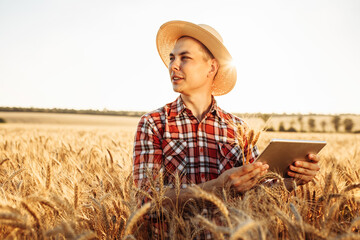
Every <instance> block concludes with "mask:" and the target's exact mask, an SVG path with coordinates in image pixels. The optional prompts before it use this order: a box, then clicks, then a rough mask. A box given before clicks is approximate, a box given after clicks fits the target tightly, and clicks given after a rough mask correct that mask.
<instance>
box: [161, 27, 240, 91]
mask: <svg viewBox="0 0 360 240" xmlns="http://www.w3.org/2000/svg"><path fill="white" fill-rule="evenodd" d="M182 36H188V37H192V38H195V39H196V40H198V41H200V42H201V43H202V44H204V45H205V46H206V47H207V48H208V49H209V51H210V52H211V53H212V54H213V56H214V57H215V58H216V59H217V60H218V62H219V65H220V67H219V70H218V73H217V74H216V76H215V79H214V84H213V91H212V94H213V95H214V96H220V95H224V94H226V93H228V92H230V91H231V89H233V88H234V86H235V82H236V68H235V66H233V65H232V64H231V62H232V57H231V55H230V53H229V52H228V50H227V49H226V48H225V46H224V44H223V40H222V37H221V36H220V34H219V33H218V32H217V31H216V30H215V29H213V28H212V27H210V26H208V25H205V24H199V25H197V24H194V23H190V22H185V21H170V22H167V23H165V24H163V25H162V26H161V27H160V29H159V31H158V33H157V36H156V46H157V50H158V52H159V54H160V57H161V59H162V61H163V62H164V63H165V65H166V67H167V68H169V54H170V53H171V51H172V50H173V48H174V46H175V43H176V41H177V40H178V39H179V38H180V37H182Z"/></svg>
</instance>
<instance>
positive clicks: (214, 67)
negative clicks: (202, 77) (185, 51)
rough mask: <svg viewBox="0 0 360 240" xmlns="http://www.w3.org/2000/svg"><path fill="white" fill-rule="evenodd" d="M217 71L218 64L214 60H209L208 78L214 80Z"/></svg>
mask: <svg viewBox="0 0 360 240" xmlns="http://www.w3.org/2000/svg"><path fill="white" fill-rule="evenodd" d="M218 70H219V62H218V61H217V60H216V59H215V58H213V59H210V71H209V73H208V77H212V78H215V76H216V73H217V71H218Z"/></svg>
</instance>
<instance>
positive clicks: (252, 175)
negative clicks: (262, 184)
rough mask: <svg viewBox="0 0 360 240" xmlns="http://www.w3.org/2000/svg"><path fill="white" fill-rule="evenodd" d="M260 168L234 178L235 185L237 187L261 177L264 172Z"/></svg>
mask: <svg viewBox="0 0 360 240" xmlns="http://www.w3.org/2000/svg"><path fill="white" fill-rule="evenodd" d="M263 172H264V171H262V170H261V169H260V168H256V169H254V170H253V171H251V172H248V173H247V174H245V175H242V176H238V177H236V178H233V181H232V182H233V186H235V187H237V186H240V185H243V184H246V183H247V182H251V181H253V180H254V181H256V180H257V179H259V178H260V177H261V176H262V175H263V174H264V173H263Z"/></svg>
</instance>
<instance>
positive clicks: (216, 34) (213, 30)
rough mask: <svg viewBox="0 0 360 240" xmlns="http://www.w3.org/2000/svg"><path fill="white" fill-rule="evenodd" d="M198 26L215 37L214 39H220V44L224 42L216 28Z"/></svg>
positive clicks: (203, 25) (205, 25) (204, 25)
mask: <svg viewBox="0 0 360 240" xmlns="http://www.w3.org/2000/svg"><path fill="white" fill-rule="evenodd" d="M198 25H199V26H200V27H202V28H203V29H205V30H206V31H208V32H209V33H211V34H212V35H214V37H216V38H217V39H219V41H220V42H224V41H223V39H222V37H221V35H220V34H219V33H218V32H217V31H216V30H215V29H214V28H212V27H210V26H209V25H207V24H198Z"/></svg>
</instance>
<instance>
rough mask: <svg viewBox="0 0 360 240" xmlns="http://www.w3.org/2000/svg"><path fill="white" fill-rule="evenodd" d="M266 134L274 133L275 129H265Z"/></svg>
mask: <svg viewBox="0 0 360 240" xmlns="http://www.w3.org/2000/svg"><path fill="white" fill-rule="evenodd" d="M265 131H266V132H274V131H275V129H274V128H273V127H268V128H266V129H265Z"/></svg>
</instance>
